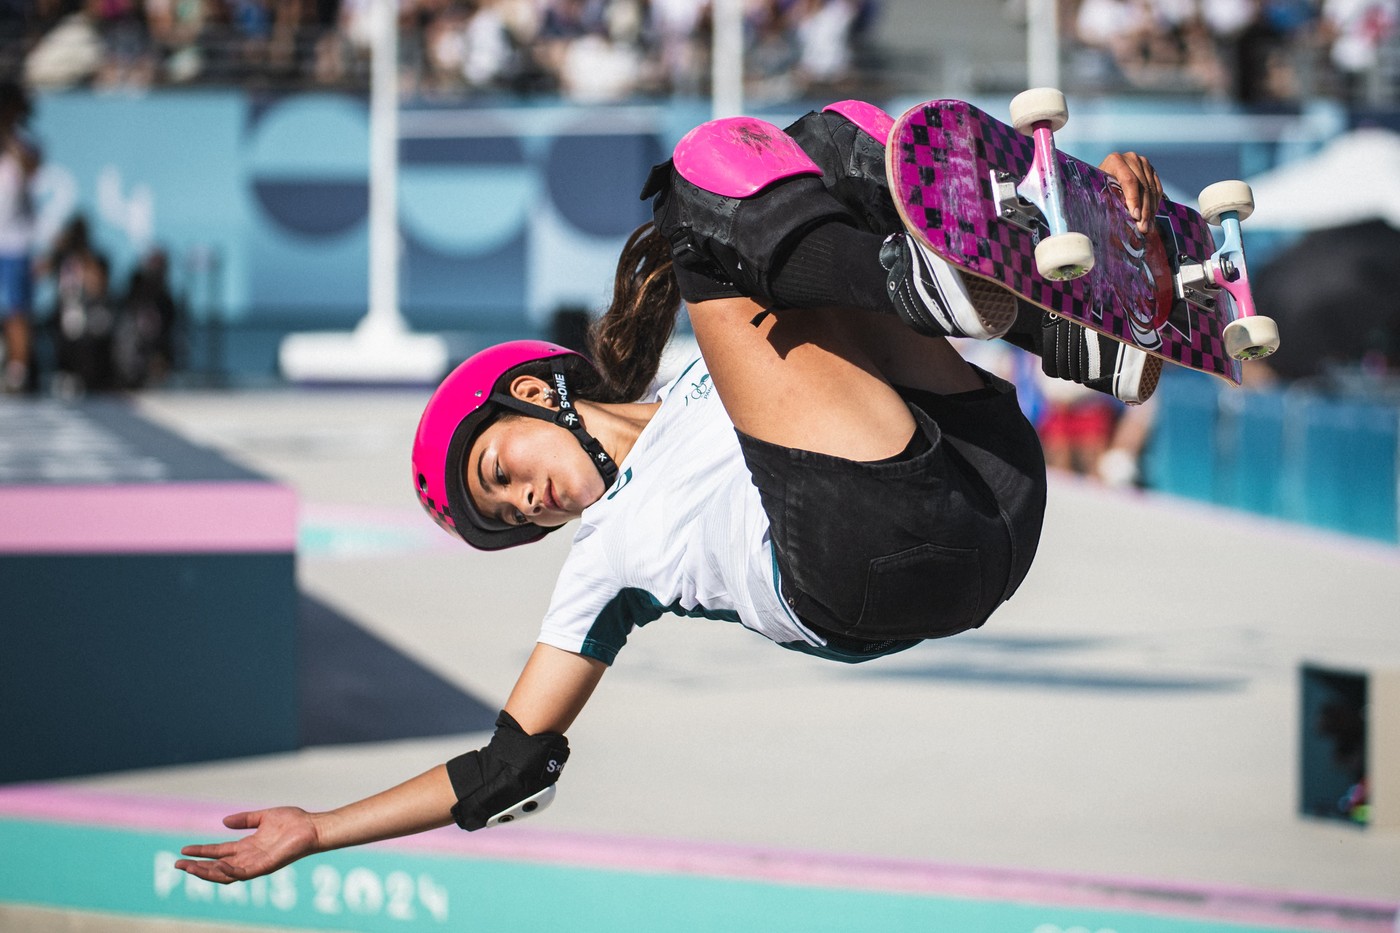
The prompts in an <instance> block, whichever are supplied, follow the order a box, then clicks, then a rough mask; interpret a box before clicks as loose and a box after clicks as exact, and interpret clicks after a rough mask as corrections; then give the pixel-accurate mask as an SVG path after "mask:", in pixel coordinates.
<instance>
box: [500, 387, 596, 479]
mask: <svg viewBox="0 0 1400 933" xmlns="http://www.w3.org/2000/svg"><path fill="white" fill-rule="evenodd" d="M552 369H553V373H552V374H553V378H554V397H555V398H557V399H558V400H559V410H558V411H555V410H554V409H553V408H545V407H544V406H543V405H533V404H531V403H529V402H523V401H521V400H520V399H518V398H516V397H515V396H513V395H511V394H509V393H507V392H495V393H492V395H491V401H492V402H495V403H496V404H497V405H500V406H501V407H502V408H509V409H510V410H511V411H514V412H518V413H520V414H522V415H529V416H530V417H531V418H538V419H540V420H541V421H548V422H550V423H551V424H556V425H558V426H559V427H561V428H563V429H564V430H566V431H568V432H569V433H570V434H572V435H573V436H574V440H576V441H578V442H579V446H580V447H582V448H583V449H584V451H585V452H586V453H587V454H588V459H589V460H591V461H593V466H594V467H596V468H597V470H598V474H599V475H600V476H602V477H603V483H604V484H605V485H606V486H609V487H610V486H612V484H613V483H614V482H615V481H616V480H617V464H616V463H614V462H613V458H612V457H611V455H609V454H608V452H607V451H606V450H604V449H603V445H602V444H600V443H599V442H598V439H597V438H596V437H594V436H593V435H592V434H589V433H588V431H587V430H586V429H585V427H584V424H583V416H582V415H580V414H579V412H578V409H577V408H575V407H574V402H573V395H572V393H570V391H569V380H568V377H567V376H565V375H564V371H563V369H562V368H561V367H559V366H554V367H553V368H552Z"/></svg>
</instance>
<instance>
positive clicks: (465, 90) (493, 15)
mask: <svg viewBox="0 0 1400 933" xmlns="http://www.w3.org/2000/svg"><path fill="white" fill-rule="evenodd" d="M371 6H372V2H371V0H314V2H313V0H83V2H80V3H75V2H72V0H25V2H19V3H10V4H5V5H4V10H3V14H4V15H5V19H4V21H3V22H0V30H3V32H0V36H3V42H2V43H0V46H3V54H0V67H5V66H9V68H10V70H11V72H12V73H16V72H18V71H19V70H20V69H22V70H23V73H24V74H25V76H26V78H27V79H28V81H29V82H30V83H31V84H33V85H35V86H38V87H46V88H59V87H73V86H87V85H90V86H95V87H107V88H110V87H126V88H144V87H151V86H160V85H210V84H214V85H254V86H277V87H283V88H287V87H299V88H313V87H321V88H332V87H345V86H363V85H364V83H365V81H366V79H367V75H368V68H369V50H370V45H371V41H370V40H371V25H370V20H371V17H370V9H371ZM876 6H877V4H876V2H875V0H760V2H751V0H745V2H744V18H745V30H746V37H745V46H746V48H745V51H746V52H747V59H748V67H747V72H748V74H747V77H748V82H749V85H750V90H751V92H752V93H755V94H757V95H759V96H774V95H777V96H792V95H794V94H797V93H802V92H803V91H805V90H807V89H809V88H811V87H814V86H833V85H841V84H845V83H848V82H850V81H852V80H853V79H854V78H855V77H856V74H857V71H858V66H859V60H860V58H861V56H860V54H859V53H860V50H861V48H862V44H863V43H864V41H865V39H866V38H867V37H868V35H869V31H870V27H871V25H872V23H873V22H874V19H875V13H876ZM712 20H713V9H712V3H711V2H710V0H399V2H398V32H399V59H400V65H401V72H402V74H401V84H402V85H403V87H404V89H405V90H406V92H407V93H409V94H417V95H423V96H462V95H465V94H469V93H474V92H490V91H506V92H513V93H516V94H525V95H529V94H562V95H564V96H565V97H567V98H569V99H575V100H619V99H625V98H629V97H634V96H645V95H657V94H673V93H699V92H701V91H703V90H704V88H705V87H706V85H707V83H708V69H709V49H710V42H711V35H712Z"/></svg>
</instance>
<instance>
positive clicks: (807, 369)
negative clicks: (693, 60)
mask: <svg viewBox="0 0 1400 933" xmlns="http://www.w3.org/2000/svg"><path fill="white" fill-rule="evenodd" d="M881 118H883V120H884V121H888V117H885V116H884V115H883V114H880V113H879V112H878V111H875V110H874V108H869V107H868V105H854V104H852V105H850V106H847V107H844V108H838V109H836V110H828V111H823V112H822V113H819V114H813V115H809V116H808V117H806V118H804V120H802V121H799V123H798V124H797V125H796V126H794V127H793V132H792V135H788V134H786V133H784V132H783V131H782V130H779V129H777V128H776V127H769V126H767V125H765V124H760V123H759V122H758V121H748V122H747V123H740V124H729V125H728V127H727V129H733V130H735V132H732V133H728V134H727V135H723V134H710V136H711V138H708V139H707V138H706V136H707V133H708V130H707V128H708V129H721V130H725V129H726V127H715V126H713V125H707V126H706V127H702V128H700V130H699V131H697V134H692V135H691V136H690V137H687V139H688V140H689V142H690V143H695V144H697V145H698V148H690V149H687V148H685V147H684V146H683V147H680V148H678V151H677V155H676V159H675V161H674V165H673V164H672V163H667V164H666V165H664V166H661V167H659V168H658V169H657V170H656V171H655V172H654V173H653V175H652V177H651V179H650V181H649V182H648V185H647V187H646V192H647V196H655V197H657V202H656V205H655V207H656V214H657V224H656V225H655V226H654V227H653V226H648V227H645V228H643V229H642V230H639V231H638V232H637V233H636V234H634V236H633V238H632V239H631V241H630V242H629V243H628V244H627V246H626V248H625V249H624V251H623V254H622V257H621V260H620V263H619V272H618V280H617V287H616V293H615V295H614V303H613V306H612V308H611V309H610V310H609V312H608V314H607V315H605V317H604V319H603V321H602V326H601V328H600V329H599V340H598V347H599V352H598V359H599V362H600V365H599V366H597V367H595V365H594V364H593V363H592V362H590V361H589V360H588V359H586V358H585V357H583V356H581V355H579V354H577V353H574V352H572V351H569V350H565V349H563V348H561V347H557V346H553V345H550V344H545V343H541V342H536V341H515V342H512V343H507V344H502V345H499V346H496V347H492V348H490V349H487V350H484V351H482V352H481V353H478V354H477V355H475V356H473V357H472V358H471V359H469V360H467V361H466V362H465V363H463V364H462V365H461V366H460V367H458V368H457V369H456V370H454V372H453V373H452V374H451V375H449V376H448V378H447V379H446V380H445V381H444V382H443V384H442V385H441V386H440V387H439V388H438V390H437V391H436V392H435V393H434V394H433V397H432V398H431V400H430V401H429V403H428V405H427V407H426V409H425V411H424V413H423V418H422V420H421V422H420V424H419V429H418V433H417V436H416V438H415V442H414V452H413V475H414V481H415V485H416V487H417V492H418V494H419V497H420V499H421V500H422V503H423V505H424V506H425V508H426V509H427V510H428V511H429V513H430V514H431V515H432V516H433V517H434V519H435V520H437V521H438V522H439V524H441V525H442V526H443V527H444V528H446V529H448V530H449V531H451V532H452V533H454V534H456V535H458V536H460V537H461V538H462V539H463V540H465V541H466V542H468V543H469V544H472V545H473V546H475V547H478V548H484V549H498V548H504V547H511V546H515V545H519V544H524V543H528V542H531V541H535V540H538V539H539V538H541V537H543V536H544V535H545V534H547V533H549V532H551V531H553V530H556V529H557V528H559V527H561V526H563V525H564V524H565V523H567V522H568V521H570V520H571V519H579V520H580V526H579V530H578V532H577V534H576V536H575V540H574V545H573V548H572V550H571V552H570V555H569V557H568V560H567V561H566V563H565V565H564V568H563V571H562V573H561V576H560V579H559V581H558V583H557V585H556V589H555V595H554V598H553V600H552V603H551V606H550V609H549V611H548V613H547V615H546V618H545V621H544V623H543V627H542V632H541V634H540V637H539V641H538V643H537V644H536V646H535V648H534V651H533V653H532V654H531V656H530V658H529V660H528V662H527V663H526V665H525V669H524V671H523V672H522V673H521V675H520V678H519V680H518V681H517V683H516V686H515V688H514V690H513V691H512V692H511V695H510V697H509V699H508V700H507V701H506V704H505V708H504V709H503V710H502V712H501V714H500V716H499V718H498V719H497V723H496V732H495V735H494V737H493V738H492V739H491V742H490V743H489V744H488V745H487V746H486V747H485V748H483V749H480V750H477V751H472V752H468V753H467V754H465V755H462V756H460V757H458V758H456V759H453V760H452V761H450V762H447V763H446V764H443V765H438V766H437V767H434V768H432V769H431V770H429V771H427V772H425V773H423V774H421V775H419V776H418V777H415V778H413V779H411V780H409V781H407V782H405V783H403V784H400V785H398V786H396V787H394V788H391V789H389V790H387V791H384V792H382V793H380V794H377V795H375V796H373V797H370V798H367V799H365V800H361V801H359V802H356V803H353V804H350V805H348V806H346V807H343V808H340V809H338V810H334V811H329V812H324V813H308V812H306V811H304V810H301V809H298V808H293V807H278V808H273V809H270V810H261V811H256V812H251V813H240V814H235V815H233V816H230V817H228V818H227V819H226V820H225V824H226V825H227V826H228V827H230V828H232V829H240V830H248V829H251V830H255V832H253V833H252V834H251V835H248V836H245V837H243V838H241V839H239V840H237V841H235V842H228V843H217V844H211V845H195V846H189V847H186V848H185V849H184V850H183V853H184V855H186V856H187V857H188V858H186V859H183V860H181V861H179V862H177V866H178V867H179V868H181V869H184V870H185V871H188V872H190V873H192V874H195V875H197V876H199V877H202V878H206V879H209V880H213V881H219V882H230V881H234V880H242V879H247V878H251V877H256V876H258V875H262V874H266V873H268V872H271V871H275V870H276V869H278V868H280V867H282V866H284V865H286V864H288V863H290V862H292V861H294V860H296V859H298V858H301V857H303V856H306V855H309V854H312V853H315V852H319V851H325V850H328V849H332V848H338V847H342V846H347V845H354V844H359V843H364V842H369V841H373V840H378V839H383V838H387V837H391V836H400V835H406V834H409V833H413V832H419V831H423V830H427V829H430V828H435V827H439V826H444V825H447V824H448V823H451V822H455V823H457V824H458V825H459V826H461V827H462V828H464V829H479V828H482V827H484V826H488V825H493V824H494V823H497V822H503V821H505V820H506V819H510V818H516V817H518V816H521V815H525V814H528V813H530V812H533V811H537V810H538V809H539V808H540V807H541V806H542V805H543V804H545V803H547V802H548V799H549V795H550V794H552V793H553V785H554V783H555V781H557V780H558V778H559V775H560V772H561V770H562V769H563V767H564V763H565V761H566V760H567V758H568V755H569V746H568V742H567V741H566V740H565V738H564V732H565V731H566V730H567V729H568V728H569V727H570V725H571V724H572V723H573V721H574V719H575V717H577V716H578V714H579V713H580V711H581V710H582V709H583V706H584V705H585V703H586V702H587V701H588V698H589V697H590V695H591V694H592V691H593V689H594V688H595V687H596V686H597V684H598V682H599V680H600V678H601V677H602V675H603V673H604V672H605V671H606V670H607V668H608V666H609V665H611V664H612V663H613V661H614V660H615V658H616V657H617V654H618V653H619V651H620V650H621V649H622V648H623V647H624V644H625V642H626V640H627V637H628V635H629V633H630V632H631V631H632V629H634V628H636V627H638V626H640V625H645V624H647V623H649V622H651V621H654V620H655V619H657V618H659V617H660V616H661V615H662V614H664V613H666V612H668V611H672V612H678V613H683V614H685V615H689V616H698V617H707V618H713V619H719V620H725V621H730V622H737V623H739V624H742V625H744V626H745V627H747V628H750V629H752V630H754V631H755V632H757V633H758V634H761V635H763V636H765V637H767V638H769V639H771V640H772V641H774V642H777V643H778V644H780V645H782V646H784V647H787V648H790V649H793V650H797V651H801V652H804V653H808V654H813V655H817V656H819V657H824V658H828V659H832V660H838V661H844V662H860V661H865V660H869V659H872V658H877V657H881V656H884V655H888V654H891V653H893V652H896V651H901V650H904V649H906V648H909V647H911V646H912V645H914V644H917V643H918V642H919V641H920V640H923V639H926V638H935V637H943V636H947V635H952V634H956V633H958V632H961V631H965V630H967V629H970V628H974V627H977V626H980V625H981V624H982V623H983V622H984V621H985V620H986V619H987V617H988V616H989V615H990V614H991V613H992V612H993V611H994V610H995V609H996V608H997V607H998V606H999V605H1000V604H1001V603H1002V602H1003V601H1005V600H1006V599H1007V598H1009V597H1010V596H1011V595H1012V593H1014V592H1015V590H1016V589H1017V587H1018V586H1019V585H1020V583H1021V581H1022V579H1023V578H1024V576H1025V574H1026V572H1027V570H1028V569H1029V567H1030V564H1031V560H1032V558H1033V556H1034V554H1035V550H1036V546H1037V543H1038V540H1039V536H1040V527H1041V519H1042V516H1043V512H1044V507H1045V468H1044V460H1043V457H1042V454H1041V451H1040V447H1039V444H1038V441H1037V439H1036V436H1035V433H1034V431H1033V430H1032V428H1031V426H1030V424H1029V423H1028V422H1027V421H1026V419H1025V418H1024V416H1023V415H1022V414H1021V411H1020V409H1019V407H1018V405H1017V402H1016V396H1015V392H1014V390H1013V389H1012V388H1011V386H1010V385H1008V384H1007V383H1005V382H1004V381H1002V380H1000V379H998V378H996V377H994V376H992V375H990V374H988V373H985V372H983V371H981V370H979V369H976V368H975V367H973V366H971V365H969V364H968V363H966V362H965V361H964V360H963V359H962V358H961V357H960V356H959V355H958V353H957V352H956V350H955V349H954V348H953V346H952V345H951V344H950V343H948V341H947V340H945V339H943V338H944V336H946V335H954V334H956V335H962V334H968V333H977V334H978V335H979V336H983V337H995V336H997V334H999V333H1004V332H1005V331H1006V329H1007V328H1008V327H1010V326H1012V325H1013V324H1014V323H1015V322H1016V317H1017V315H1016V306H1015V303H1014V302H1013V301H1010V300H1009V299H1008V298H1007V297H1006V296H1005V295H1004V294H1003V295H998V294H995V293H989V294H987V295H980V294H979V295H978V296H976V297H977V298H978V299H985V300H983V301H982V304H981V305H980V306H979V305H978V304H977V303H976V302H975V300H974V296H973V295H972V294H971V293H970V292H969V290H968V289H967V288H966V287H964V286H963V285H962V284H961V283H960V281H959V280H958V279H957V278H956V277H950V276H946V275H942V274H941V271H942V270H940V269H939V268H938V266H937V264H936V263H935V262H934V261H933V260H932V259H931V258H930V257H927V256H925V255H923V254H922V253H921V252H919V251H917V250H911V249H910V247H909V243H908V241H907V240H906V239H905V238H904V237H903V236H902V235H901V234H900V233H899V231H894V232H893V233H890V232H888V231H887V230H885V229H883V228H882V225H883V224H884V223H885V221H886V220H887V217H886V218H883V219H882V216H883V213H884V212H885V211H887V209H888V204H887V203H883V202H882V201H881V200H880V197H879V196H878V193H877V192H876V191H875V189H877V188H878V179H875V180H874V181H875V183H873V184H864V183H860V184H856V185H854V186H852V190H853V191H854V192H855V195H854V196H852V194H851V192H850V191H844V190H840V183H841V182H843V181H845V180H847V179H848V177H850V176H852V175H853V173H859V172H861V171H864V170H865V169H866V168H871V170H872V171H873V168H872V167H873V166H875V165H876V164H877V163H878V165H879V166H883V158H881V157H879V152H878V150H879V146H880V144H879V142H878V140H879V139H882V138H884V137H882V136H880V135H879V129H880V126H881V124H882V120H881ZM870 130H874V131H875V133H874V135H872V134H871V133H870V132H869V131H870ZM726 140H728V141H726ZM731 142H732V143H733V144H732V145H731ZM799 143H800V144H799ZM1110 162H1111V163H1112V165H1111V166H1110V168H1111V169H1114V170H1115V171H1114V174H1116V175H1118V176H1119V178H1120V181H1121V182H1122V183H1123V185H1124V190H1125V192H1128V193H1129V196H1130V197H1131V198H1133V199H1134V200H1135V201H1136V202H1137V203H1138V204H1139V207H1140V208H1141V209H1142V211H1143V212H1144V216H1151V207H1152V204H1153V203H1154V202H1155V199H1156V198H1157V197H1158V196H1159V192H1160V188H1159V186H1158V184H1157V182H1156V176H1155V174H1154V173H1152V171H1151V167H1150V166H1149V165H1148V164H1147V163H1146V162H1145V161H1144V160H1141V159H1137V158H1135V157H1127V156H1125V157H1116V159H1111V160H1110ZM818 166H820V170H818ZM873 177H874V176H873V175H872V176H871V178H872V179H873ZM828 185H830V186H831V187H828ZM843 198H845V199H846V202H845V203H843V200H842V199H843ZM766 199H770V200H766ZM848 205H849V206H848ZM872 228H874V229H872ZM882 259H883V262H882ZM829 267H833V268H838V269H841V270H847V272H848V274H845V275H842V274H831V271H832V268H829ZM866 279H871V280H876V281H866ZM891 295H893V299H892V298H891V297H890V296H891ZM682 297H684V298H685V299H686V300H687V302H688V303H689V305H690V315H691V320H692V323H693V326H694V330H695V336H696V339H697V341H698V343H699V345H700V348H701V350H702V351H703V358H699V357H697V358H696V359H694V360H693V361H691V363H690V365H689V366H688V367H687V368H686V369H685V370H684V371H683V372H682V373H681V374H680V375H679V376H678V377H676V378H675V379H674V380H672V381H671V382H670V383H669V384H668V385H666V386H663V387H662V388H661V389H660V390H659V391H656V392H653V393H652V394H650V395H643V391H644V389H645V388H646V387H647V385H648V384H649V383H650V382H651V381H652V380H653V378H654V377H655V374H656V371H657V363H658V359H659V355H660V350H661V347H662V345H663V344H664V343H665V342H666V339H667V337H668V335H669V333H670V330H671V326H672V324H673V323H674V319H675V315H676V312H677V308H678V306H679V303H680V301H681V299H682ZM877 299H878V300H877ZM862 308H863V309H866V310H864V311H862V310H857V309H862ZM870 312H878V313H870ZM1033 323H1034V326H1035V328H1037V329H1039V328H1040V326H1041V322H1040V320H1039V319H1038V318H1037V319H1036V320H1035V321H1034V322H1033ZM909 325H912V326H913V327H914V328H915V329H916V330H918V331H919V332H920V334H922V335H923V336H917V335H915V334H913V333H911V331H910V329H909ZM1081 339H1082V338H1081ZM639 398H640V399H641V401H638V399H639Z"/></svg>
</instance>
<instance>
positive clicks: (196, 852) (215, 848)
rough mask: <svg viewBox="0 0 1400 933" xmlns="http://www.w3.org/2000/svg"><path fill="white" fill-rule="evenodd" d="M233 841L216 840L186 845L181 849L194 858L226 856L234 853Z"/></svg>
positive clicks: (181, 851)
mask: <svg viewBox="0 0 1400 933" xmlns="http://www.w3.org/2000/svg"><path fill="white" fill-rule="evenodd" d="M235 845H236V843H232V842H214V843H206V844H203V845H192V846H185V847H184V848H182V849H181V850H180V854H181V855H189V856H192V857H194V858H226V857H228V856H230V855H233V854H234V851H235V850H234V846H235Z"/></svg>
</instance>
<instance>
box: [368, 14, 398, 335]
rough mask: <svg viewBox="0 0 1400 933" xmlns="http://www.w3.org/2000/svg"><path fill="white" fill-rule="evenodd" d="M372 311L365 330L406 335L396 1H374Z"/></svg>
mask: <svg viewBox="0 0 1400 933" xmlns="http://www.w3.org/2000/svg"><path fill="white" fill-rule="evenodd" d="M371 2H372V4H373V6H372V7H371V9H370V15H371V16H372V17H373V20H372V25H371V31H372V32H373V39H372V44H371V48H370V73H369V313H368V314H367V315H365V317H364V319H363V320H362V321H361V322H360V327H362V328H365V329H366V330H378V331H387V330H393V331H402V330H403V329H404V326H403V318H402V317H400V315H399V222H398V220H399V191H398V175H399V42H398V22H397V20H398V9H397V7H398V2H397V0H371Z"/></svg>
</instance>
